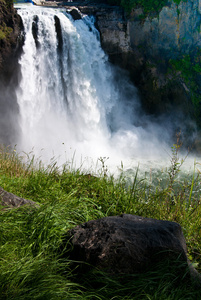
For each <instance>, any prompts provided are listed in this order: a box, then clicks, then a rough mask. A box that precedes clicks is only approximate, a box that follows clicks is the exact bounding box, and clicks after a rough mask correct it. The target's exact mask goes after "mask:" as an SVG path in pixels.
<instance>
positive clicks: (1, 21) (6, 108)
mask: <svg viewBox="0 0 201 300" xmlns="http://www.w3.org/2000/svg"><path fill="white" fill-rule="evenodd" d="M21 28H22V23H21V18H20V17H19V15H18V14H17V12H16V10H15V9H14V8H13V4H12V1H4V0H0V105H1V109H0V143H3V144H5V145H11V144H12V145H13V144H15V137H16V135H17V132H19V128H18V125H17V124H18V121H17V116H18V114H17V113H16V112H17V111H18V105H17V100H16V95H15V86H16V85H17V84H18V79H19V75H20V74H19V66H18V57H19V55H20V51H21V46H20V44H21V42H22V39H21V41H20V36H21Z"/></svg>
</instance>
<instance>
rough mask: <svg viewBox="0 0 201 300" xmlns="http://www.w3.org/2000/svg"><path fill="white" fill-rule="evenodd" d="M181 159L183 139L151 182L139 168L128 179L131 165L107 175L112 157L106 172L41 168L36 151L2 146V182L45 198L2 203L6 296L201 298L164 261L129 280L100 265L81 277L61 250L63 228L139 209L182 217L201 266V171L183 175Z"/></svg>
mask: <svg viewBox="0 0 201 300" xmlns="http://www.w3.org/2000/svg"><path fill="white" fill-rule="evenodd" d="M181 163H182V161H181V160H179V157H178V148H177V147H176V146H175V147H173V149H172V157H171V159H170V168H167V170H166V172H167V173H166V176H165V177H164V176H163V178H165V179H164V180H163V184H162V181H161V180H160V174H159V175H158V177H157V178H156V179H155V181H154V184H151V182H150V178H148V179H142V178H140V179H138V171H137V172H136V174H135V176H134V178H133V180H132V182H131V183H130V184H129V185H128V183H127V178H126V176H125V173H124V172H123V171H122V174H121V176H120V177H119V178H118V179H114V178H113V177H112V176H109V175H108V176H107V172H106V171H107V170H106V168H105V166H104V165H103V170H102V176H101V175H100V176H99V177H96V176H93V174H84V173H83V172H82V171H81V170H72V169H70V168H69V167H68V166H64V167H63V169H62V170H61V169H60V170H59V169H58V167H57V165H56V164H55V163H52V164H51V165H49V166H48V167H45V166H43V165H42V164H40V163H39V164H38V166H37V168H36V167H35V166H34V159H30V160H29V162H28V163H26V164H25V163H23V161H22V158H21V157H20V156H19V155H18V154H17V153H16V151H9V150H8V149H5V148H0V186H1V187H3V188H4V189H5V190H7V191H9V192H12V193H14V194H16V195H18V196H21V197H23V198H26V199H30V200H33V201H35V202H37V203H38V204H39V206H37V207H20V208H15V209H10V208H5V207H1V211H0V295H1V297H0V298H1V299H2V300H4V299H7V300H12V299H13V300H14V299H15V300H16V299H18V300H20V299H24V300H29V299H30V300H33V299H41V300H45V299H49V300H50V299H51V300H52V299H55V300H56V299H57V300H58V299H62V300H64V299H159V300H161V299H164V300H167V299H169V300H170V299H172V300H173V299H174V300H175V299H178V300H181V299H196V300H197V299H200V297H201V291H199V290H196V289H195V288H194V287H193V285H191V284H186V283H185V281H184V282H182V281H181V282H179V283H178V282H177V278H176V277H175V275H174V273H172V272H169V273H168V274H167V273H165V272H163V271H162V269H160V270H153V271H152V272H151V273H148V274H144V275H139V276H137V275H135V276H134V275H133V276H131V277H130V278H129V279H127V278H125V280H123V281H118V280H116V279H112V278H109V277H108V276H107V275H106V274H102V273H100V272H98V271H97V270H96V271H94V272H93V274H88V275H87V276H82V278H81V277H80V278H77V277H76V276H75V273H76V270H74V272H73V270H72V266H71V263H70V261H69V260H68V259H67V258H62V256H61V253H60V250H59V249H60V243H61V240H62V235H63V234H64V233H65V232H66V231H67V230H68V229H70V228H72V227H74V226H75V225H77V224H80V223H83V222H86V221H88V220H92V219H97V218H101V217H104V216H111V215H118V214H121V213H131V214H137V215H140V216H143V217H152V218H157V219H162V220H170V221H176V222H178V223H179V224H180V225H181V226H182V229H183V232H184V235H185V238H186V242H187V247H188V256H189V258H190V260H191V261H192V262H193V263H194V265H195V266H196V267H197V270H198V271H199V272H201V227H200V219H201V208H200V174H199V171H198V172H194V173H193V174H191V175H189V176H187V177H185V179H184V180H183V179H182V181H181V176H180V166H181ZM197 168H198V169H199V165H197V166H196V169H197ZM163 172H164V171H163ZM161 177H162V173H161ZM152 182H153V180H152ZM90 276H91V277H90ZM184 277H185V274H184ZM176 282H177V284H175V283H176Z"/></svg>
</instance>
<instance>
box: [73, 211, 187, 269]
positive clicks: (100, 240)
mask: <svg viewBox="0 0 201 300" xmlns="http://www.w3.org/2000/svg"><path fill="white" fill-rule="evenodd" d="M68 237H70V239H71V243H72V245H73V250H72V252H71V258H72V259H73V260H76V261H84V262H86V263H89V264H91V265H93V266H95V267H98V268H99V269H102V270H104V271H107V272H109V273H110V274H121V273H123V274H134V273H138V272H144V271H146V270H150V269H151V268H152V267H153V265H154V264H156V263H158V262H160V261H165V260H166V259H168V260H170V261H171V260H172V263H173V261H175V260H176V259H177V258H178V257H179V260H180V262H184V263H187V257H186V252H187V250H186V243H185V239H184V236H183V233H182V229H181V227H180V225H179V224H177V223H175V222H168V221H159V220H154V219H148V218H142V217H139V216H135V215H126V214H123V215H121V216H115V217H106V218H103V219H99V220H95V221H89V222H87V223H84V224H82V225H79V226H77V227H75V228H74V229H72V230H71V231H70V232H69V233H68Z"/></svg>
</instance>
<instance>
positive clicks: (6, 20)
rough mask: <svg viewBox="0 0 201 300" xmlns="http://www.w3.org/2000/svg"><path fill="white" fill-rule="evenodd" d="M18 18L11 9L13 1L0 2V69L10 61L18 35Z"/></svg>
mask: <svg viewBox="0 0 201 300" xmlns="http://www.w3.org/2000/svg"><path fill="white" fill-rule="evenodd" d="M20 26H21V25H20V17H19V16H18V15H17V13H16V11H15V9H14V8H13V0H0V68H1V67H2V62H3V61H6V60H7V59H10V58H11V56H12V53H13V52H12V51H13V49H14V48H15V47H16V44H17V38H18V36H19V34H20Z"/></svg>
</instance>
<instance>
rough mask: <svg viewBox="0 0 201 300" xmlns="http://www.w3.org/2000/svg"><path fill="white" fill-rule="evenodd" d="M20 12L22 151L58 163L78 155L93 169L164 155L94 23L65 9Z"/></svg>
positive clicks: (27, 9)
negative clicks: (104, 161) (100, 163)
mask: <svg viewBox="0 0 201 300" xmlns="http://www.w3.org/2000/svg"><path fill="white" fill-rule="evenodd" d="M18 13H19V14H20V16H21V17H22V20H23V24H24V32H25V43H24V47H23V55H22V56H21V59H20V64H21V74H22V79H21V83H20V87H19V89H18V91H17V98H18V104H19V107H20V116H21V139H20V141H19V143H18V147H19V149H22V150H23V151H25V152H27V153H28V152H29V151H31V150H32V149H34V152H35V153H36V154H37V155H38V156H41V155H42V153H44V154H43V155H44V157H45V159H51V158H52V157H53V156H54V157H61V158H60V160H61V162H64V161H65V160H69V161H70V160H71V159H72V157H73V156H74V154H75V156H76V159H77V161H78V164H79V163H80V161H81V157H82V160H86V157H88V158H91V159H92V160H93V161H94V163H95V162H96V160H97V159H98V158H99V157H109V160H110V162H111V163H112V164H113V165H115V166H118V165H119V164H120V162H121V161H123V162H124V161H127V162H128V161H129V160H130V161H134V160H135V163H136V164H138V161H139V160H140V159H144V160H147V157H149V158H150V157H152V156H153V157H157V159H158V158H159V157H160V155H164V153H165V152H164V148H166V145H165V142H163V141H162V140H160V142H158V136H159V137H160V134H161V133H160V132H159V134H158V136H156V134H155V132H156V130H155V129H156V128H155V126H154V125H153V124H152V125H151V124H149V126H148V127H147V129H146V130H145V129H143V127H142V126H139V120H140V118H141V117H139V116H138V111H139V101H138V98H137V92H136V89H135V87H133V86H132V85H131V84H129V82H128V78H127V77H125V76H126V75H125V74H123V73H121V74H117V73H115V72H121V71H120V70H116V71H115V70H114V69H113V67H111V66H110V64H109V63H108V59H107V56H106V55H105V53H104V52H103V50H102V49H101V46H100V41H99V39H98V34H97V31H96V29H95V28H94V26H93V22H92V21H93V20H91V19H90V18H89V17H87V16H86V17H84V18H83V19H82V20H77V21H73V20H72V19H71V17H70V16H69V15H67V14H66V13H65V12H64V11H59V10H55V9H50V8H38V7H34V6H29V7H26V8H21V9H19V10H18ZM136 124H138V125H136ZM162 134H163V136H164V139H163V140H167V137H166V136H165V134H164V131H162ZM42 149H43V151H42V152H41V150H42ZM161 149H162V150H161ZM165 154H166V153H165ZM63 155H64V156H63Z"/></svg>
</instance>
